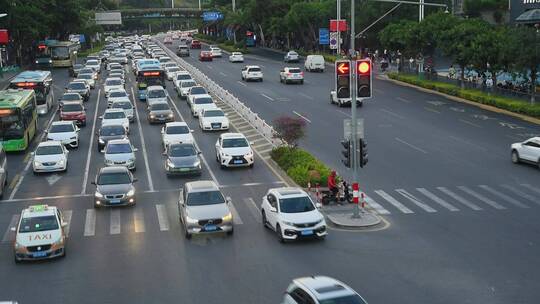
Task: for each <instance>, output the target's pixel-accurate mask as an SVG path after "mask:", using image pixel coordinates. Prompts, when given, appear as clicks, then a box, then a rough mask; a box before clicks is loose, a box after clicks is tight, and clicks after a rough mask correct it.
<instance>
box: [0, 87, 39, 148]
mask: <svg viewBox="0 0 540 304" xmlns="http://www.w3.org/2000/svg"><path fill="white" fill-rule="evenodd" d="M37 117H38V115H37V105H36V93H35V92H34V90H13V89H7V90H4V91H0V143H1V144H2V147H4V150H5V151H8V152H9V151H24V150H26V149H27V148H28V146H29V144H30V142H31V141H32V139H33V138H34V136H35V135H36V131H37Z"/></svg>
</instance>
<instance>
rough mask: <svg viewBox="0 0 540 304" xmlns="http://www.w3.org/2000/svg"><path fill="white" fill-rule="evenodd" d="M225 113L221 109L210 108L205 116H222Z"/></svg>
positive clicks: (205, 112)
mask: <svg viewBox="0 0 540 304" xmlns="http://www.w3.org/2000/svg"><path fill="white" fill-rule="evenodd" d="M221 116H225V114H224V113H223V112H222V111H221V110H208V111H204V117H221Z"/></svg>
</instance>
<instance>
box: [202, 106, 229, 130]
mask: <svg viewBox="0 0 540 304" xmlns="http://www.w3.org/2000/svg"><path fill="white" fill-rule="evenodd" d="M199 127H201V130H203V131H212V130H214V131H217V130H228V129H229V119H228V118H227V114H225V113H224V112H223V110H221V109H220V108H217V107H216V108H214V109H203V110H202V111H201V113H200V114H199Z"/></svg>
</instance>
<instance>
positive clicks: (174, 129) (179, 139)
mask: <svg viewBox="0 0 540 304" xmlns="http://www.w3.org/2000/svg"><path fill="white" fill-rule="evenodd" d="M192 132H193V130H191V129H189V127H188V125H187V124H186V123H185V122H168V123H166V124H165V126H164V127H163V128H162V129H161V144H162V146H163V149H164V150H165V149H166V148H167V146H168V145H169V144H170V143H190V142H193V135H192V134H191V133H192Z"/></svg>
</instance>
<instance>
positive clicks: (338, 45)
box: [336, 0, 341, 58]
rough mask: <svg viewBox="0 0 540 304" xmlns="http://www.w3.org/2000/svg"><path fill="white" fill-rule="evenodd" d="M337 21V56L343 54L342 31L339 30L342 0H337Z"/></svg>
mask: <svg viewBox="0 0 540 304" xmlns="http://www.w3.org/2000/svg"><path fill="white" fill-rule="evenodd" d="M336 11H337V22H338V31H337V33H338V39H337V49H336V51H337V54H336V55H337V57H338V58H339V55H341V32H340V31H339V21H340V20H341V0H337V1H336Z"/></svg>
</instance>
